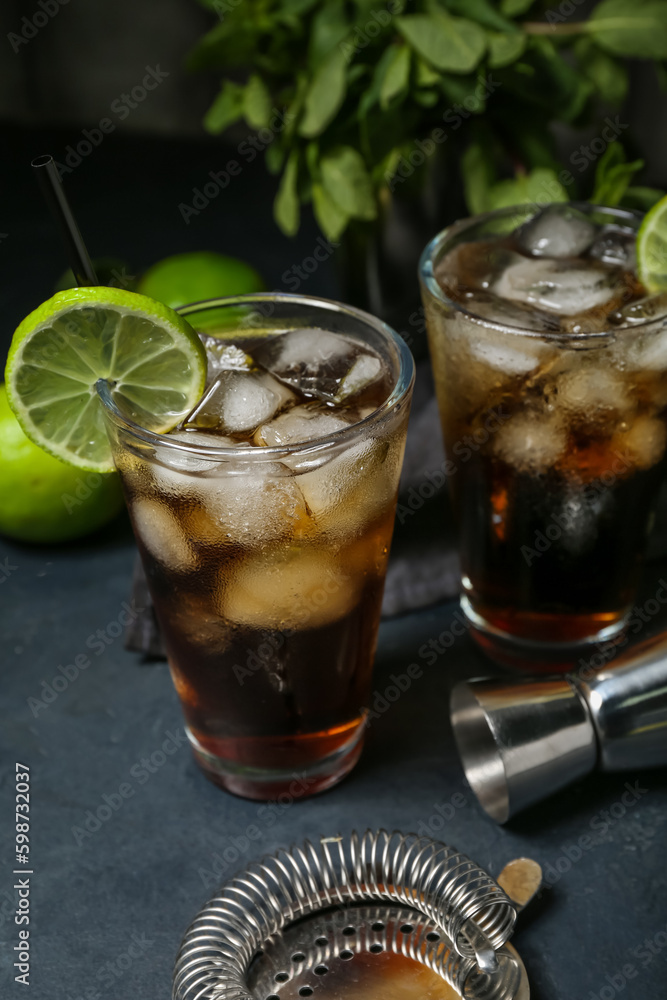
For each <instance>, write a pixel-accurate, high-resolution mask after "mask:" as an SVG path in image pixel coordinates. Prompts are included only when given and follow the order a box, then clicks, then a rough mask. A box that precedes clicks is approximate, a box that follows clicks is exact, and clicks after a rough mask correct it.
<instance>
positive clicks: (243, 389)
mask: <svg viewBox="0 0 667 1000" xmlns="http://www.w3.org/2000/svg"><path fill="white" fill-rule="evenodd" d="M295 400H296V396H295V395H294V393H293V392H292V391H291V390H290V389H288V388H287V386H285V385H283V384H282V383H281V382H279V381H278V380H277V379H275V378H273V376H272V375H270V374H269V373H268V372H247V371H238V370H233V369H232V370H228V371H223V372H220V373H219V374H218V375H216V377H215V379H214V380H213V382H212V383H211V386H210V387H209V389H208V390H207V392H206V393H205V395H204V396H203V398H202V399H201V400H200V401H199V403H198V404H197V406H196V407H195V409H194V410H193V411H192V413H190V414H189V415H188V416H187V417H186V418H185V420H184V424H185V426H186V427H200V428H202V429H206V430H219V431H221V432H222V433H224V434H243V433H248V432H250V433H252V432H253V431H255V430H257V428H258V427H259V426H260V424H263V423H265V422H266V421H267V420H270V419H271V418H272V417H273V416H275V415H276V413H278V412H279V411H280V410H282V409H283V408H284V407H285V406H287V405H288V404H289V403H292V402H294V401H295Z"/></svg>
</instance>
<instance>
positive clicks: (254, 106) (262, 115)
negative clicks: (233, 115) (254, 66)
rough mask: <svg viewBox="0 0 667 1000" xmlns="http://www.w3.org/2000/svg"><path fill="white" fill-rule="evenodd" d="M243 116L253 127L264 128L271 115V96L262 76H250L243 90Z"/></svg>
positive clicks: (254, 74)
mask: <svg viewBox="0 0 667 1000" xmlns="http://www.w3.org/2000/svg"><path fill="white" fill-rule="evenodd" d="M243 116H244V118H245V120H246V121H247V123H248V125H250V127H251V128H264V126H265V125H268V123H269V118H270V117H271V97H270V95H269V92H268V90H267V89H266V86H265V85H264V82H263V80H262V79H261V77H259V76H257V74H256V73H253V75H252V76H251V77H250V79H249V80H248V82H247V83H246V85H245V89H244V91H243Z"/></svg>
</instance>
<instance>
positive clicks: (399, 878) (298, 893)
mask: <svg viewBox="0 0 667 1000" xmlns="http://www.w3.org/2000/svg"><path fill="white" fill-rule="evenodd" d="M515 917H516V911H515V909H514V906H513V905H512V902H511V900H510V899H509V897H508V896H507V895H506V894H505V893H504V892H503V890H502V889H501V888H500V886H499V885H498V884H497V883H496V882H494V881H493V879H492V878H491V877H490V876H489V875H487V874H486V872H484V871H482V869H480V868H478V867H477V865H475V864H473V862H472V861H470V860H469V859H468V858H466V857H465V855H462V854H459V853H458V852H456V851H454V850H453V849H452V848H449V847H446V846H445V845H444V844H439V843H436V842H435V841H432V840H428V839H426V838H420V837H417V836H416V835H414V834H408V835H404V834H400V833H392V834H389V833H387V832H385V831H383V830H380V831H378V832H377V833H373V832H371V831H367V832H366V833H365V834H364V835H363V836H361V837H359V836H358V835H357V834H354V833H353V834H352V835H351V836H349V837H342V836H338V837H326V838H322V840H321V841H320V843H319V844H318V845H315V846H314V845H312V844H311V843H309V842H308V841H306V843H305V844H304V845H303V846H302V847H294V848H291V849H290V850H289V851H280V852H279V853H278V854H276V855H275V856H272V857H269V858H265V859H264V860H263V861H262V862H261V863H258V864H255V865H252V866H251V867H250V868H248V869H247V871H245V872H244V873H243V874H242V875H240V876H237V877H236V878H234V879H233V880H232V881H231V882H229V883H227V885H226V886H224V887H223V889H222V891H221V892H220V894H219V895H218V896H216V897H215V898H214V899H212V900H210V902H209V903H208V904H207V905H206V906H205V907H204V909H203V910H202V911H201V912H200V914H199V915H198V916H197V917H196V919H195V920H194V922H193V923H192V925H191V927H190V928H189V930H188V932H187V934H186V936H185V938H184V941H183V944H182V946H181V951H180V953H179V956H178V959H177V962H176V969H175V972H174V987H173V998H174V1000H223V998H224V1000H301V998H302V997H314V1000H320V998H321V1000H454V998H456V997H465V998H466V1000H527V998H528V996H529V989H528V983H527V979H526V974H525V970H524V968H523V964H522V963H521V960H520V959H519V957H518V955H517V954H516V952H515V951H514V949H513V948H511V946H509V945H507V939H508V938H509V936H510V934H511V931H512V928H513V926H514V920H515Z"/></svg>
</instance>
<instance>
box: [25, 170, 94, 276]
mask: <svg viewBox="0 0 667 1000" xmlns="http://www.w3.org/2000/svg"><path fill="white" fill-rule="evenodd" d="M31 166H32V167H33V168H34V170H35V173H36V174H37V181H38V182H39V186H40V188H41V190H42V194H43V195H44V199H45V201H46V204H47V205H48V206H49V210H50V212H51V215H52V216H53V219H54V221H55V223H56V225H57V226H58V228H59V229H60V235H61V236H62V238H63V242H64V243H65V249H66V250H67V256H68V257H69V262H70V267H71V268H72V271H73V272H74V279H75V281H76V283H77V285H99V281H98V280H97V275H96V274H95V269H94V268H93V265H92V263H91V260H90V256H89V254H88V251H87V250H86V245H85V243H84V242H83V238H82V236H81V233H80V231H79V227H78V226H77V224H76V219H75V218H74V216H73V215H72V209H71V208H70V207H69V202H68V201H67V197H66V196H65V192H64V190H63V186H62V183H61V180H60V174H59V173H58V168H57V167H56V165H55V162H54V159H53V157H52V156H49V155H48V154H47V155H46V156H38V157H36V159H34V160H33V161H32V164H31Z"/></svg>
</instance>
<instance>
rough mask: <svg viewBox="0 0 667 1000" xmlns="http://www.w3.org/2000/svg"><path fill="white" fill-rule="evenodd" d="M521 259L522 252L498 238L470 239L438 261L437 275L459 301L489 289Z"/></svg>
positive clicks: (446, 290)
mask: <svg viewBox="0 0 667 1000" xmlns="http://www.w3.org/2000/svg"><path fill="white" fill-rule="evenodd" d="M521 260H523V258H522V256H521V254H518V253H516V252H515V251H514V250H510V249H508V248H507V247H505V246H503V245H501V244H499V243H498V241H497V240H491V241H488V240H471V241H470V242H469V243H460V244H459V245H458V246H456V247H454V248H453V249H452V250H450V251H449V253H447V254H445V256H444V257H442V258H441V259H440V260H439V261H438V263H437V264H436V266H435V271H434V276H435V279H436V281H437V282H438V284H439V285H440V286H441V287H442V289H443V291H445V292H446V293H447V294H448V295H450V296H451V297H452V298H454V299H456V301H458V302H460V301H462V296H464V295H466V294H467V293H472V292H476V291H484V290H485V289H488V288H490V287H491V286H492V285H493V284H494V282H495V281H496V280H497V278H498V277H499V276H500V275H501V274H502V272H503V271H505V270H506V269H507V268H508V267H510V266H511V265H512V264H518V263H519V262H520V261H521Z"/></svg>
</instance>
